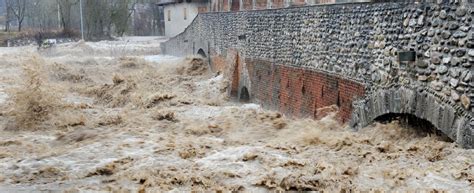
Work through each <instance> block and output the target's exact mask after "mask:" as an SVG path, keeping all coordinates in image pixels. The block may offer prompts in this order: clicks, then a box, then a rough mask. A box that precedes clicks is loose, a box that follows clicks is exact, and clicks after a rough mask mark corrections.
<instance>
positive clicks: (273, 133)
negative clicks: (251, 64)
mask: <svg viewBox="0 0 474 193" xmlns="http://www.w3.org/2000/svg"><path fill="white" fill-rule="evenodd" d="M160 41H161V40H159V39H158V40H149V41H142V42H139V41H130V40H128V41H118V42H97V43H85V42H79V43H69V44H63V45H57V46H56V47H54V48H52V49H49V50H41V51H37V50H36V49H35V48H33V47H22V48H1V49H0V57H1V59H0V61H1V62H0V106H1V108H0V109H1V111H0V129H1V130H0V171H1V172H0V192H38V191H58V192H111V191H114V192H157V191H191V190H197V191H199V190H214V191H218V190H223V191H229V190H235V191H251V192H266V191H269V190H327V191H329V192H334V191H341V190H360V191H377V190H381V191H393V190H395V191H398V192H407V191H409V192H411V191H433V190H438V191H449V192H473V191H474V161H473V160H474V151H473V150H466V149H461V148H459V147H457V146H456V145H455V144H453V143H451V142H445V141H443V140H440V137H437V136H436V135H427V134H423V133H422V134H420V133H419V132H416V131H415V130H414V129H410V128H405V127H401V126H400V125H399V124H398V123H397V122H396V121H395V122H391V123H386V124H381V123H376V124H373V125H372V126H369V127H367V128H364V129H362V130H361V131H359V132H352V131H351V130H350V129H348V128H347V126H346V125H341V124H340V123H338V122H337V121H336V120H335V118H334V113H329V114H328V116H326V117H324V118H322V119H321V120H310V119H295V118H289V117H286V116H283V115H281V114H279V113H277V112H272V111H268V110H264V109H262V108H261V107H260V106H259V105H256V104H238V103H234V102H232V101H230V100H229V99H228V97H227V85H228V77H225V76H223V75H216V74H213V73H211V72H209V70H208V66H207V64H205V63H203V62H202V60H200V59H199V58H195V57H188V58H175V57H170V56H161V55H158V54H159V48H158V47H159V42H160ZM146 42H147V43H146Z"/></svg>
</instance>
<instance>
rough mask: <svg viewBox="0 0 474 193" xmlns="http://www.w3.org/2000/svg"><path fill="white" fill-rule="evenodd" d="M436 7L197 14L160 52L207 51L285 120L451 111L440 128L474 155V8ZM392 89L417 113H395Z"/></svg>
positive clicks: (431, 117) (361, 120)
mask: <svg viewBox="0 0 474 193" xmlns="http://www.w3.org/2000/svg"><path fill="white" fill-rule="evenodd" d="M437 2H438V3H405V2H401V3H356V4H337V5H320V6H309V7H299V8H285V9H274V10H260V11H246V12H227V13H206V14H200V15H199V16H198V17H196V18H195V20H194V22H193V23H192V24H191V25H190V26H189V27H188V28H187V29H186V30H185V32H183V33H182V34H180V35H178V36H176V37H174V38H172V39H170V40H169V41H168V42H166V43H164V44H163V46H162V49H163V52H164V53H166V54H171V55H180V56H183V55H188V54H196V53H197V51H198V50H199V49H202V50H204V51H205V52H206V53H207V54H208V56H210V62H211V64H212V66H213V68H214V70H219V71H222V72H223V73H226V74H228V75H229V77H232V74H235V73H234V70H235V69H237V70H238V76H237V77H238V79H239V80H234V82H236V81H237V82H238V84H237V83H234V85H239V86H238V89H237V90H236V92H238V94H240V93H239V92H240V89H241V88H243V87H246V88H247V89H249V90H250V94H251V98H252V100H254V101H256V102H259V103H261V104H264V105H265V106H268V107H270V108H274V109H277V110H281V111H283V112H287V113H288V114H293V115H297V116H314V108H319V107H321V106H322V105H330V104H336V105H338V106H339V107H340V108H341V111H342V112H341V114H340V116H341V118H342V120H343V121H344V120H348V119H349V118H351V120H352V121H351V125H352V126H353V127H354V128H355V129H358V128H360V127H363V126H366V125H367V124H370V123H371V122H372V121H373V120H374V119H375V118H377V116H381V115H383V114H387V113H410V114H414V115H418V117H420V118H424V119H426V120H428V121H435V118H438V119H439V118H440V117H439V116H440V115H441V116H443V115H444V114H446V116H452V117H453V118H449V119H446V120H445V122H443V123H442V124H441V123H440V124H438V123H436V124H434V125H435V126H437V128H438V129H440V130H441V131H443V132H444V133H446V134H447V135H448V136H450V137H451V138H452V139H453V140H455V141H457V142H458V143H460V144H461V145H463V146H465V147H471V148H472V147H474V136H473V134H474V120H473V119H472V117H473V115H474V109H473V106H474V103H473V102H471V101H472V100H474V92H473V88H474V78H473V74H474V29H473V27H472V24H473V23H474V21H473V19H474V8H473V5H472V4H471V3H468V2H465V1H454V0H450V1H447V0H444V1H442V0H439V1H437ZM236 58H239V59H236ZM400 59H401V60H402V61H400ZM236 66H237V67H238V68H236ZM261 68H265V69H267V70H256V69H261ZM268 69H269V70H268ZM283 69H284V70H283ZM268 71H270V73H268ZM295 74H296V75H295ZM275 75H278V76H279V79H276V78H275ZM269 77H271V78H269ZM320 77H325V78H324V79H321V78H320ZM295 78H296V79H295ZM331 80H332V81H331ZM288 83H289V84H288ZM287 84H288V85H289V86H288V85H287ZM335 85H337V86H335ZM323 87H324V88H334V89H326V90H325V91H324V94H328V96H331V97H319V98H318V97H316V96H321V94H322V92H323V89H322V88H323ZM303 88H304V89H303ZM394 89H396V90H397V91H398V92H404V94H403V93H402V95H403V96H405V94H406V96H410V97H412V98H411V99H410V100H415V102H414V103H415V104H416V103H417V102H419V103H420V106H419V107H417V109H411V110H406V109H405V110H403V108H392V107H395V106H400V104H398V103H401V101H403V100H401V99H399V98H397V99H394V100H388V99H387V97H385V96H386V94H387V91H390V90H394ZM303 90H304V94H303V92H302V91H303ZM307 93H310V94H309V95H308V94H307ZM380 93H385V94H380ZM234 94H235V91H234ZM382 96H383V97H382ZM422 98H429V99H430V100H431V99H433V100H434V101H435V102H433V103H432V104H429V103H426V104H425V103H424V102H422V101H425V99H422ZM318 101H319V102H318ZM321 101H322V102H321ZM328 101H329V102H328ZM314 104H320V105H314ZM374 104H377V105H374ZM429 105H434V106H435V107H433V108H431V107H428V106H429ZM375 106H377V107H380V108H378V109H377V108H373V107H375ZM308 109H310V110H308ZM430 110H436V111H438V112H432V111H430ZM417 111H423V113H422V114H420V113H418V114H417V113H416V112H417ZM425 111H426V112H425ZM448 111H449V113H446V112H448ZM448 114H449V115H448ZM441 119H444V118H443V117H441Z"/></svg>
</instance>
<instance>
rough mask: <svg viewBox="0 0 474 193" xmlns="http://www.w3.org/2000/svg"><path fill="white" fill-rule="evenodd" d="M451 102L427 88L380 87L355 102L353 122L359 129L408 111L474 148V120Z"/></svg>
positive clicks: (356, 128)
mask: <svg viewBox="0 0 474 193" xmlns="http://www.w3.org/2000/svg"><path fill="white" fill-rule="evenodd" d="M459 108H462V107H456V106H455V105H453V104H451V102H450V101H447V100H440V99H439V97H438V96H436V95H435V94H433V93H432V92H430V91H428V90H422V89H413V88H407V87H392V88H386V89H379V90H376V91H373V92H372V93H371V94H369V95H366V96H365V98H364V99H362V100H359V101H356V102H354V103H353V111H352V119H351V121H350V125H351V127H352V128H353V129H355V130H359V129H361V128H363V127H365V126H368V125H369V124H371V123H373V122H374V121H375V119H377V118H378V117H381V116H385V115H388V114H408V115H412V116H415V117H417V118H420V119H423V120H426V121H428V122H429V123H431V124H432V125H433V126H434V127H435V128H436V129H437V130H439V131H441V132H442V133H444V134H445V135H446V136H447V137H449V138H450V139H452V140H453V141H455V142H457V143H458V144H460V145H461V146H463V147H465V148H474V138H473V137H472V136H473V134H474V127H473V126H471V125H470V123H471V122H472V121H474V119H472V117H470V116H469V115H467V114H463V113H461V112H463V111H462V109H459Z"/></svg>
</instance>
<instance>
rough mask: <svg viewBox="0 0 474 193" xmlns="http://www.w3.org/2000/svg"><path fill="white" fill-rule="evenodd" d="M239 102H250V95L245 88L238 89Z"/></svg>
mask: <svg viewBox="0 0 474 193" xmlns="http://www.w3.org/2000/svg"><path fill="white" fill-rule="evenodd" d="M239 101H240V102H249V101H250V93H249V90H248V89H247V87H245V86H244V87H242V88H241V89H240V96H239Z"/></svg>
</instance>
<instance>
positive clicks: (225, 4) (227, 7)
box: [221, 0, 230, 11]
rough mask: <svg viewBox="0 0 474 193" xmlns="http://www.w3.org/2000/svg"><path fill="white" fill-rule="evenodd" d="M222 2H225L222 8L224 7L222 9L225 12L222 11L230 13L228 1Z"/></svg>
mask: <svg viewBox="0 0 474 193" xmlns="http://www.w3.org/2000/svg"><path fill="white" fill-rule="evenodd" d="M222 1H223V2H222V6H223V7H222V9H223V10H221V11H229V10H230V9H229V1H228V0H222Z"/></svg>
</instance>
